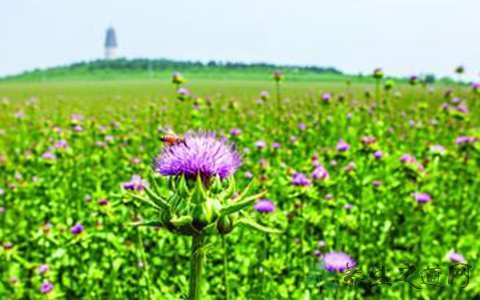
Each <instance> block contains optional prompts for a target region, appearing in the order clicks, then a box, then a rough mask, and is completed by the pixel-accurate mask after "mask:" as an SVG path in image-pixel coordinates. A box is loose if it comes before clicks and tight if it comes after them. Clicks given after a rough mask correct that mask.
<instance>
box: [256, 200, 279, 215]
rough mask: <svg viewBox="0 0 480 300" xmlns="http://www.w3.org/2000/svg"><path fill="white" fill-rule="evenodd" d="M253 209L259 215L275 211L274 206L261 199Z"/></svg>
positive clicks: (268, 201) (270, 202)
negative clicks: (259, 213)
mask: <svg viewBox="0 0 480 300" xmlns="http://www.w3.org/2000/svg"><path fill="white" fill-rule="evenodd" d="M254 208H255V210H256V211H258V212H261V213H271V212H273V211H274V210H275V204H273V202H272V201H270V200H268V199H267V198H263V199H260V200H259V201H258V202H257V203H255V205H254Z"/></svg>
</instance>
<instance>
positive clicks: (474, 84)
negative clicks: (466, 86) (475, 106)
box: [472, 81, 480, 90]
mask: <svg viewBox="0 0 480 300" xmlns="http://www.w3.org/2000/svg"><path fill="white" fill-rule="evenodd" d="M472 88H473V89H474V90H480V81H478V82H472Z"/></svg>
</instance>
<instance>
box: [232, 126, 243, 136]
mask: <svg viewBox="0 0 480 300" xmlns="http://www.w3.org/2000/svg"><path fill="white" fill-rule="evenodd" d="M241 133H242V131H241V130H240V129H239V128H232V129H231V130H230V135H231V136H239V135H240V134H241Z"/></svg>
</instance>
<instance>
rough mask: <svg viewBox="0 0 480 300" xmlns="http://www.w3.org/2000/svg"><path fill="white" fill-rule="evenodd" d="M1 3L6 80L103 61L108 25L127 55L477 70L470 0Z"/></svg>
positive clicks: (1, 69)
mask: <svg viewBox="0 0 480 300" xmlns="http://www.w3.org/2000/svg"><path fill="white" fill-rule="evenodd" d="M0 8H1V9H0V37H1V39H2V41H3V42H2V44H3V45H2V47H0V76H4V75H12V74H16V73H20V72H23V71H26V70H32V69H35V68H46V67H54V66H58V65H65V64H70V63H74V62H79V61H86V60H87V61H88V60H94V59H98V58H102V57H103V54H104V49H103V44H104V38H105V31H106V29H107V27H108V26H113V27H114V28H115V30H116V33H117V38H118V43H119V48H118V56H121V57H126V58H169V59H174V60H192V61H196V60H200V61H209V60H215V61H232V62H245V63H252V62H267V63H275V64H285V65H315V66H320V67H334V68H336V69H339V70H340V71H342V72H346V73H351V74H356V73H364V74H366V73H370V72H371V71H372V69H373V68H375V67H382V68H383V69H384V70H385V72H386V73H387V74H392V75H400V76H408V75H410V74H419V73H430V72H431V73H434V74H436V75H438V76H445V75H448V76H451V75H452V74H453V69H454V68H455V67H456V66H457V65H464V66H465V68H466V71H467V76H468V78H472V79H475V78H478V75H479V72H480V60H479V59H478V51H477V49H478V48H479V46H480V41H478V39H476V38H475V36H476V34H477V32H476V28H480V19H479V18H477V17H476V13H477V12H478V10H479V9H480V3H478V2H474V1H469V0H457V1H454V0H439V1H434V0H423V1H413V0H388V1H385V0H360V1H358V0H357V1H354V0H340V1H336V2H335V3H332V2H327V1H310V0H299V1H296V2H295V3H293V2H287V3H281V2H279V1H273V0H266V1H262V2H258V3H257V2H255V1H252V0H246V1H231V2H229V3H224V2H222V1H220V0H210V1H202V2H199V3H197V2H194V1H186V0H183V1H176V2H175V3H172V2H165V3H159V2H156V1H147V0H140V1H135V2H130V1H113V0H109V1H102V2H98V3H97V2H96V1H93V0H86V1H83V2H81V3H79V2H75V3H72V2H68V3H67V2H63V1H59V0H47V1H41V0H19V1H15V2H8V3H4V4H2V5H0Z"/></svg>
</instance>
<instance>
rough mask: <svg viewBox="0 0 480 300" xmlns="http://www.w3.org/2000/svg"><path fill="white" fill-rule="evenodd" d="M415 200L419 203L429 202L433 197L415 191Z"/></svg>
mask: <svg viewBox="0 0 480 300" xmlns="http://www.w3.org/2000/svg"><path fill="white" fill-rule="evenodd" d="M413 196H414V198H415V201H417V202H418V203H427V202H431V201H432V197H431V196H430V195H429V194H427V193H414V194H413Z"/></svg>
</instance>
